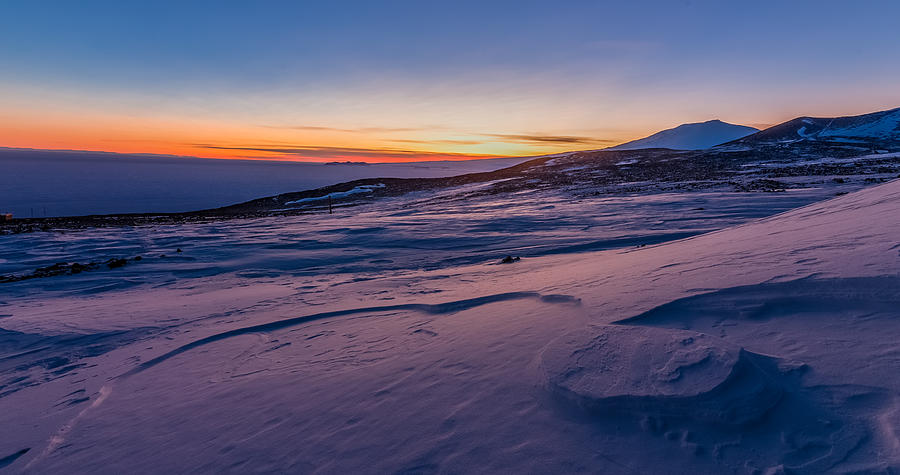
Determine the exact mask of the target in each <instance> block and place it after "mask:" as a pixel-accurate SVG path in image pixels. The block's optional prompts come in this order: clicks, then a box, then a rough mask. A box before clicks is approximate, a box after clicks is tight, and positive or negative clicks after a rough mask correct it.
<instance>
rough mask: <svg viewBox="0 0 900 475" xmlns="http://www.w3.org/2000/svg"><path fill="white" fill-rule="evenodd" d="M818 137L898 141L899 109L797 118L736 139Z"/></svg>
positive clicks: (755, 141) (743, 141)
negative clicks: (851, 114) (843, 115)
mask: <svg viewBox="0 0 900 475" xmlns="http://www.w3.org/2000/svg"><path fill="white" fill-rule="evenodd" d="M800 140H812V141H815V140H821V141H835V142H849V143H856V142H861V143H866V142H891V141H893V142H896V141H898V140H900V108H896V109H891V110H886V111H881V112H873V113H871V114H863V115H857V116H847V117H798V118H796V119H792V120H789V121H787V122H784V123H782V124H778V125H775V126H773V127H770V128H768V129H765V130H762V131H760V132H757V133H755V134H753V135H750V136H747V137H744V138H742V139H740V140H737V141H736V143H740V144H759V143H773V142H796V141H800Z"/></svg>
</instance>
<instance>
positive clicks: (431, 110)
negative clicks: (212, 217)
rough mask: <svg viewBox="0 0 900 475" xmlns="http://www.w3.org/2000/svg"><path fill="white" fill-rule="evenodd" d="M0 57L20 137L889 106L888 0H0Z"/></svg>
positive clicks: (453, 135) (584, 129) (689, 117)
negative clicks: (44, 122)
mask: <svg viewBox="0 0 900 475" xmlns="http://www.w3.org/2000/svg"><path fill="white" fill-rule="evenodd" d="M0 64H2V68H0V101H3V102H5V103H6V104H8V107H6V108H5V112H0V127H4V126H6V127H7V129H8V128H9V127H10V126H9V123H10V122H11V121H18V125H17V127H19V129H17V130H16V132H17V134H16V137H31V136H32V135H34V136H35V137H38V136H39V135H40V134H37V132H36V131H33V132H31V133H28V130H25V133H23V130H20V129H21V128H22V127H25V123H26V122H27V121H28V120H32V121H34V122H35V124H34V126H35V127H37V126H38V125H39V124H38V123H37V122H38V118H39V117H45V118H46V117H51V116H52V117H51V119H52V120H50V121H49V122H51V125H50V126H47V127H45V129H46V130H45V133H46V134H56V135H54V136H55V137H69V136H70V135H71V136H72V137H75V138H77V137H78V136H80V135H81V136H85V137H89V138H90V140H87V139H86V140H85V143H86V145H88V143H95V142H96V140H99V139H100V138H102V139H103V140H106V141H113V140H115V139H116V137H121V140H125V141H127V140H148V141H150V140H153V141H160V140H161V141H165V140H167V138H166V137H167V135H166V132H165V131H166V130H169V129H173V130H182V131H183V130H184V129H185V127H187V125H186V124H192V125H191V126H190V127H196V131H197V132H196V133H194V134H193V135H191V136H190V137H184V136H183V134H181V135H179V134H177V133H173V134H170V135H174V136H173V137H172V138H171V141H172V143H179V144H184V143H186V141H203V142H215V143H216V144H220V143H222V141H223V140H225V138H227V137H231V138H237V137H239V138H240V140H238V142H241V144H244V142H247V141H248V140H249V141H251V142H253V141H254V140H257V139H256V138H257V137H258V141H259V142H260V143H262V141H268V142H285V143H288V142H289V143H290V144H291V145H302V146H308V147H336V146H343V147H350V146H353V147H366V148H372V149H377V148H379V147H383V148H396V147H399V146H400V145H399V144H401V143H405V144H406V148H410V147H412V148H415V149H416V150H419V149H422V150H425V149H427V150H440V151H442V152H456V153H471V154H478V153H484V154H508V153H516V152H526V151H528V150H531V149H534V150H535V151H541V150H543V149H541V148H540V147H541V146H548V145H546V144H549V143H551V142H546V143H545V144H541V143H540V142H536V143H527V141H526V140H525V139H521V140H519V141H518V142H516V141H507V142H504V141H503V140H502V139H501V137H503V136H506V137H512V136H519V137H520V138H521V137H525V136H530V135H534V136H538V135H541V134H546V135H547V136H551V135H563V136H572V137H591V138H596V139H597V143H596V144H595V145H599V144H603V143H605V142H604V141H610V142H615V141H623V140H626V139H629V138H634V137H636V136H640V135H646V134H647V133H651V132H653V131H655V130H658V129H659V128H662V127H668V126H673V125H677V124H678V123H681V122H690V121H700V120H707V119H711V118H722V119H723V120H728V121H732V122H742V123H746V124H748V125H759V124H770V123H774V122H778V121H781V120H785V119H788V118H791V117H794V116H797V115H807V114H808V115H838V114H853V113H863V112H868V111H872V110H877V109H886V108H891V107H896V106H898V105H900V86H898V84H900V2H895V1H880V2H879V1H872V2H856V3H850V2H836V1H817V2H813V1H784V2H774V1H773V2H740V3H738V2H728V1H718V2H713V1H710V2H705V1H680V2H679V1H672V2H639V1H630V2H624V1H623V2H576V1H572V2H549V1H548V2H522V1H517V2H466V1H453V2H428V1H415V2H414V1H410V2H375V1H365V2H363V1H360V2H340V1H331V2H317V3H313V2H276V1H268V2H266V1H259V2H249V1H248V2H225V1H214V2H213V1H209V2H168V1H152V2H149V1H148V2H136V1H134V2H131V1H78V2H74V1H39V0H29V1H13V0H6V1H4V2H3V3H0ZM77 117H81V118H82V120H83V122H82V123H81V124H78V126H77V127H76V126H74V125H73V126H70V127H69V128H68V129H66V128H65V127H66V125H65V124H66V123H67V121H69V122H71V121H72V120H73V118H77ZM127 120H132V121H134V123H135V124H136V125H135V127H133V128H131V129H127V130H125V129H123V130H118V129H117V130H116V131H113V132H110V133H108V134H107V135H103V134H101V133H100V132H96V130H101V129H102V128H103V127H106V128H107V129H109V127H108V124H109V123H117V124H118V123H121V122H122V121H127ZM91 121H93V123H95V126H94V129H96V130H95V132H90V130H94V129H90V127H88V125H89V123H92V122H91ZM148 124H150V125H148ZM121 127H124V125H122V126H121ZM141 128H142V129H148V128H149V129H154V130H156V131H157V133H156V134H151V135H146V134H145V135H146V136H141V135H140V134H139V133H138V132H137V131H136V130H137V129H141ZM278 128H280V129H278ZM288 128H292V129H291V130H292V131H293V132H292V134H291V135H286V133H285V132H284V131H285V130H288ZM82 129H85V130H82ZM132 129H134V130H132ZM255 129H260V130H259V131H256V132H254V130H255ZM263 129H268V130H270V131H271V130H281V131H282V132H281V134H280V135H277V136H272V135H271V133H269V135H267V132H266V131H265V130H263ZM330 129H342V130H344V132H342V134H343V135H335V134H331V135H328V134H325V135H323V133H324V131H326V130H330ZM350 129H352V131H351V130H350ZM388 129H389V131H388V132H387V133H388V134H389V135H384V133H385V131H386V130H388ZM401 129H415V131H413V130H407V131H406V133H401V132H402V130H401ZM316 131H318V133H314V132H316ZM332 132H333V130H332ZM398 134H400V135H398ZM478 137H481V138H478ZM484 137H494V138H493V139H491V140H494V141H490V140H488V139H485V138H484ZM51 138H52V137H51ZM33 140H35V141H36V142H40V140H37V139H33ZM48 140H50V139H49V138H45V142H47V141H48ZM66 140H68V141H70V142H71V140H73V139H71V138H67V139H66ZM91 140H93V142H91ZM4 142H5V143H4ZM45 142H41V143H35V144H34V145H35V146H44V145H47V143H49V142H47V143H45ZM463 142H472V143H463ZM474 142H479V143H474ZM60 143H62V142H60ZM66 143H68V142H66ZM110 143H112V142H110ZM236 143H237V142H234V143H232V145H234V144H236ZM246 144H247V145H251V144H250V143H249V142H248V143H246ZM253 144H255V142H254V143H253ZM392 144H393V145H392ZM411 144H416V145H415V146H412V145H411ZM2 145H12V146H24V145H25V144H23V143H21V142H17V141H15V140H13V138H12V137H10V134H9V133H7V134H4V133H3V132H2V130H0V146H2ZM560 146H562V145H560ZM114 148H115V147H112V146H109V147H107V149H114ZM594 148H597V147H594Z"/></svg>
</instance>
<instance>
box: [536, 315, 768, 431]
mask: <svg viewBox="0 0 900 475" xmlns="http://www.w3.org/2000/svg"><path fill="white" fill-rule="evenodd" d="M599 328H601V332H600V333H599V334H595V335H590V334H588V333H586V332H577V333H569V334H567V335H564V336H562V337H560V338H559V339H557V340H555V341H554V342H552V343H551V344H550V345H549V346H548V347H547V348H546V349H545V351H544V353H543V355H542V366H543V370H544V372H545V376H546V378H547V384H548V386H549V389H550V390H551V392H553V393H555V394H557V395H560V396H563V397H564V398H566V399H568V400H571V401H574V402H575V403H576V404H577V405H579V406H580V407H582V408H584V409H586V410H588V411H590V412H601V413H610V412H611V413H628V414H632V415H636V416H654V417H666V416H672V417H679V418H684V417H686V418H689V419H693V420H696V421H699V422H704V423H716V424H725V425H744V424H749V423H751V422H754V421H757V420H759V419H760V418H761V417H762V416H763V415H764V414H765V413H766V412H768V411H769V409H771V408H772V407H773V406H775V404H776V403H777V402H778V401H779V399H780V398H781V394H782V390H781V388H780V387H779V386H778V385H777V384H776V383H775V382H774V380H773V379H772V378H771V377H769V375H768V374H767V373H766V372H765V371H764V370H763V369H761V367H760V366H758V365H757V364H756V363H755V361H754V357H756V358H760V356H759V355H755V354H753V353H750V352H747V351H745V350H742V349H741V348H740V347H737V346H733V345H731V344H729V343H728V342H726V341H725V340H722V339H719V338H716V337H712V336H709V335H706V334H703V333H696V332H690V331H684V330H670V329H660V328H646V327H631V326H619V325H609V326H603V327H599Z"/></svg>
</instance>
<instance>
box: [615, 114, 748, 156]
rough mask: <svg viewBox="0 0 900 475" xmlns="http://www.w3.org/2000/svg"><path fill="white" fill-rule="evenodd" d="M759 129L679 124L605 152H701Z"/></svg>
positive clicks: (709, 123)
mask: <svg viewBox="0 0 900 475" xmlns="http://www.w3.org/2000/svg"><path fill="white" fill-rule="evenodd" d="M755 132H759V129H756V128H753V127H747V126H746V125H735V124H729V123H727V122H722V121H721V120H718V119H717V120H709V121H706V122H697V123H693V124H681V125H679V126H678V127H675V128H672V129H666V130H663V131H661V132H657V133H655V134H653V135H651V136H649V137H644V138H642V139H638V140H633V141H631V142H626V143H623V144H621V145H616V146H615V147H610V148H608V149H607V150H637V149H642V148H671V149H674V150H702V149H705V148H710V147H713V146H716V145H719V144H721V143H725V142H730V141H732V140H736V139H739V138H741V137H746V136H748V135H750V134H753V133H755Z"/></svg>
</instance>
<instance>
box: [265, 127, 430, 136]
mask: <svg viewBox="0 0 900 475" xmlns="http://www.w3.org/2000/svg"><path fill="white" fill-rule="evenodd" d="M262 127H265V128H267V129H281V130H306V131H322V132H347V133H356V134H385V133H394V132H422V131H425V130H437V129H439V128H440V127H357V128H342V127H327V126H321V125H263V126H262Z"/></svg>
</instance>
